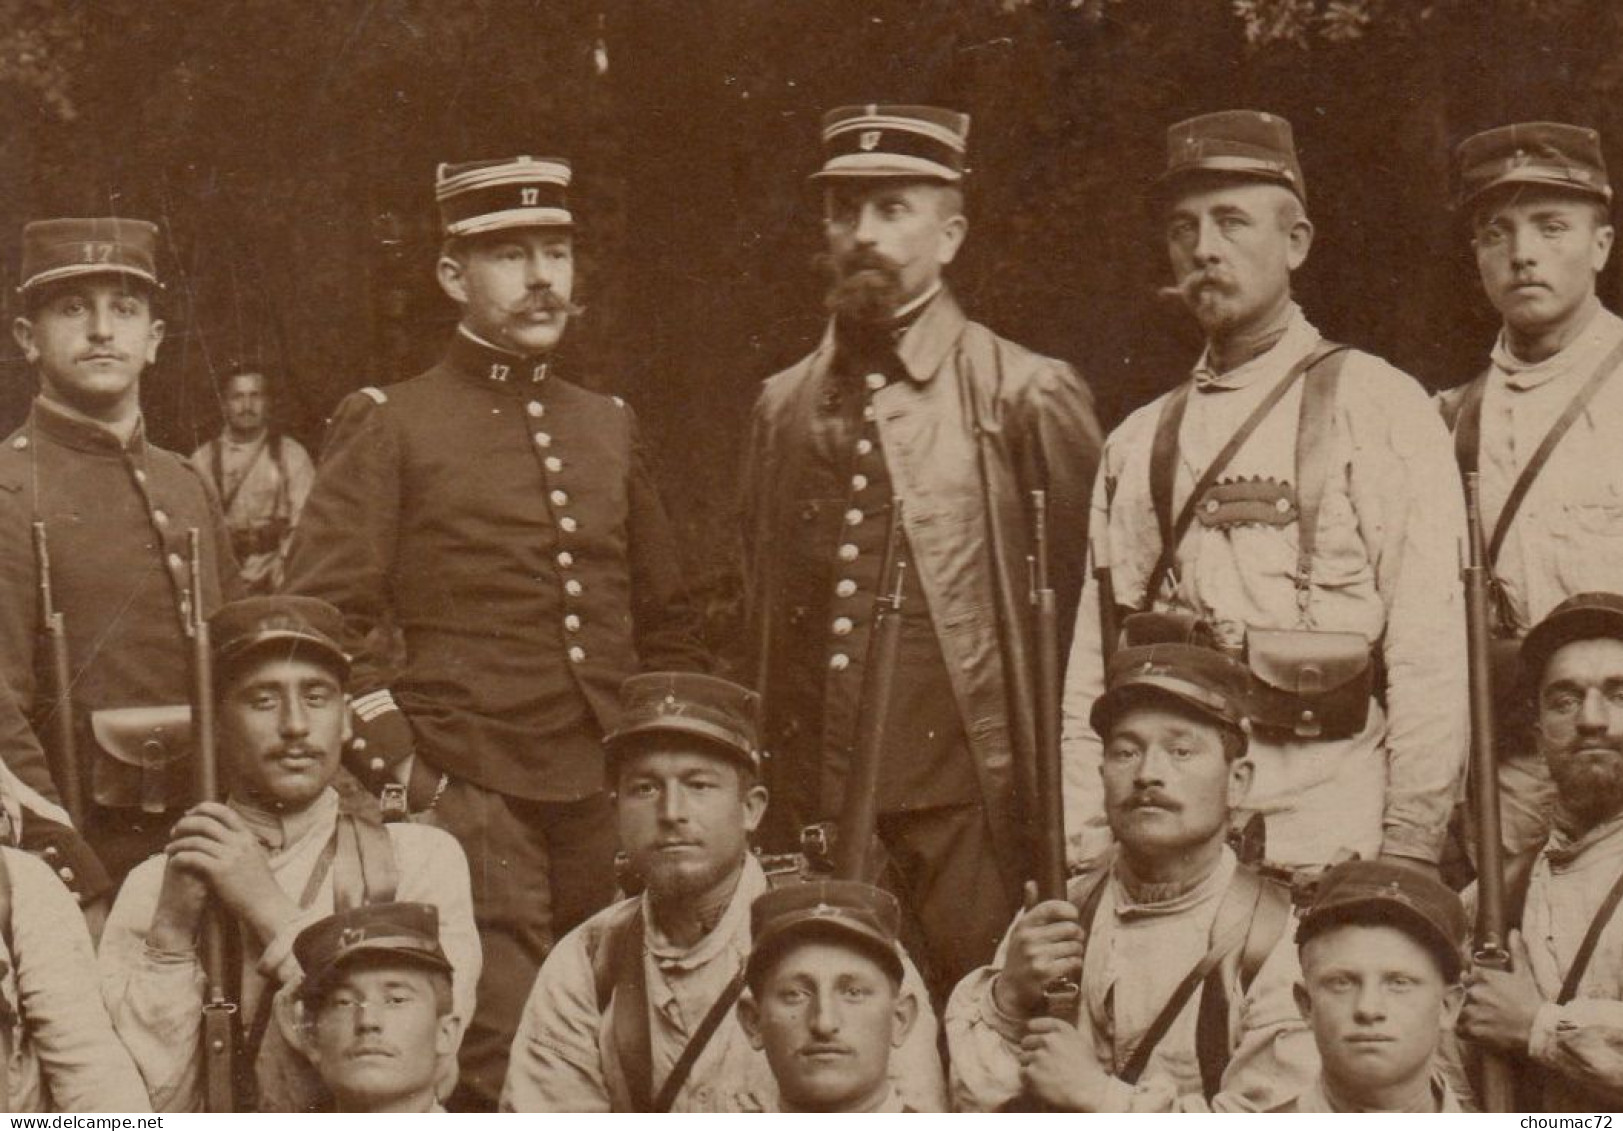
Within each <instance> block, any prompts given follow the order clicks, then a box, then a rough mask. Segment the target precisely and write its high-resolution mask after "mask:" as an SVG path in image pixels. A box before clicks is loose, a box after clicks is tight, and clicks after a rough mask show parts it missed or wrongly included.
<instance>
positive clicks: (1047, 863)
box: [1031, 491, 1114, 1024]
mask: <svg viewBox="0 0 1623 1131" xmlns="http://www.w3.org/2000/svg"><path fill="white" fill-rule="evenodd" d="M1031 529H1032V539H1031V544H1032V555H1031V610H1032V644H1033V647H1034V648H1035V649H1036V652H1037V655H1036V657H1035V661H1036V662H1035V663H1034V664H1033V665H1032V668H1033V670H1034V672H1035V675H1036V683H1037V686H1036V688H1035V699H1036V704H1035V706H1036V712H1035V713H1036V720H1035V729H1036V735H1035V737H1036V743H1037V765H1036V773H1035V781H1036V788H1037V797H1036V807H1037V815H1038V818H1039V819H1038V826H1039V829H1040V838H1039V843H1038V846H1037V860H1036V865H1037V867H1036V873H1037V874H1036V880H1037V898H1038V899H1039V900H1043V901H1047V900H1050V899H1064V898H1065V897H1066V894H1067V893H1066V867H1065V777H1064V765H1063V761H1062V753H1061V750H1060V674H1059V673H1060V663H1059V650H1060V640H1059V607H1058V604H1057V602H1056V599H1055V596H1054V590H1053V588H1052V587H1051V586H1050V585H1049V579H1048V492H1046V491H1033V492H1032V493H1031ZM1106 574H1107V577H1108V570H1107V571H1106ZM1100 596H1101V599H1102V598H1103V597H1104V593H1103V592H1102V591H1101V593H1100ZM1102 607H1103V608H1113V607H1114V603H1113V602H1111V603H1107V604H1105V605H1103V606H1102ZM1043 997H1044V999H1045V1000H1046V1008H1047V1013H1048V1016H1050V1017H1056V1018H1059V1019H1060V1020H1062V1021H1070V1022H1072V1023H1073V1024H1074V1023H1075V1021H1076V1016H1077V1009H1078V1006H1079V1004H1080V1000H1081V995H1080V991H1079V990H1078V987H1077V984H1076V983H1075V982H1072V981H1070V980H1069V979H1063V978H1062V979H1056V980H1055V981H1053V982H1051V983H1049V985H1048V986H1047V987H1046V988H1045V989H1044V990H1043Z"/></svg>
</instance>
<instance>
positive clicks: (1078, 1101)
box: [947, 617, 1318, 1111]
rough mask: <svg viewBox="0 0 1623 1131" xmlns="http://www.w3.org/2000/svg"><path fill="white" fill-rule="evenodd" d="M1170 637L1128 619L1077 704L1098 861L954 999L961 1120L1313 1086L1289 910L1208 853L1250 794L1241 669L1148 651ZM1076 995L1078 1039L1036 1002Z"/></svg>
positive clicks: (1032, 917) (1024, 924) (1202, 1105)
mask: <svg viewBox="0 0 1623 1131" xmlns="http://www.w3.org/2000/svg"><path fill="white" fill-rule="evenodd" d="M1173 627H1174V626H1173V625H1172V624H1171V623H1169V622H1168V621H1167V620H1165V619H1163V618H1160V617H1151V618H1148V619H1142V618H1138V617H1135V618H1130V620H1129V627H1128V630H1127V634H1126V642H1127V644H1128V646H1127V647H1123V648H1122V649H1121V650H1120V651H1119V652H1118V653H1117V654H1116V655H1115V656H1114V657H1113V658H1112V660H1111V664H1110V685H1109V690H1108V691H1107V692H1106V693H1105V694H1104V695H1103V696H1101V697H1100V698H1099V699H1098V700H1096V701H1095V704H1094V707H1093V716H1092V724H1093V726H1094V728H1095V729H1096V730H1097V731H1098V733H1099V734H1101V735H1103V736H1105V748H1104V761H1103V765H1102V766H1101V771H1100V772H1101V775H1102V776H1103V778H1104V798H1105V809H1106V813H1107V815H1108V817H1109V819H1110V828H1111V832H1112V833H1113V834H1114V835H1115V839H1116V842H1117V847H1116V849H1114V850H1113V851H1111V852H1107V853H1106V854H1105V855H1104V856H1103V857H1100V858H1099V859H1097V860H1095V861H1094V862H1093V863H1092V865H1091V866H1090V867H1089V868H1088V869H1087V870H1086V871H1085V872H1084V874H1083V875H1081V876H1079V877H1078V878H1076V879H1075V880H1073V881H1072V883H1071V890H1070V899H1068V900H1052V901H1049V902H1045V903H1040V904H1038V905H1037V906H1036V907H1034V908H1032V909H1031V910H1030V911H1027V912H1026V913H1025V914H1024V915H1022V916H1021V917H1020V918H1018V919H1016V920H1015V923H1014V926H1013V927H1012V928H1011V930H1010V932H1009V934H1008V936H1007V937H1006V938H1005V939H1004V941H1003V945H1002V946H1001V947H1000V948H999V950H998V955H997V957H996V958H995V959H994V961H993V965H991V966H988V967H985V968H983V969H981V970H977V971H976V972H974V973H973V974H971V975H970V976H969V977H967V978H965V979H964V980H963V981H962V982H961V983H959V985H958V988H957V989H956V990H955V991H953V995H952V1000H951V1002H950V1003H949V1004H948V1006H947V1036H948V1041H949V1044H950V1049H951V1054H952V1076H953V1087H954V1099H955V1101H956V1102H957V1104H958V1106H959V1107H961V1108H973V1109H983V1110H984V1109H990V1108H996V1107H998V1106H999V1105H1002V1104H1005V1103H1006V1102H1008V1101H1010V1100H1011V1099H1013V1098H1014V1097H1015V1096H1016V1095H1017V1094H1019V1093H1021V1092H1024V1093H1026V1095H1027V1096H1028V1097H1029V1098H1031V1099H1034V1100H1037V1101H1039V1102H1041V1103H1042V1104H1045V1105H1047V1106H1049V1107H1052V1108H1057V1109H1060V1110H1066V1111H1204V1110H1207V1109H1211V1110H1215V1111H1266V1110H1268V1109H1269V1108H1272V1107H1276V1106H1278V1105H1280V1104H1282V1103H1285V1102H1288V1101H1289V1100H1290V1099H1292V1098H1293V1097H1295V1096H1297V1095H1299V1094H1300V1093H1301V1092H1302V1091H1303V1090H1304V1089H1305V1088H1306V1087H1307V1086H1308V1085H1309V1084H1310V1083H1311V1082H1312V1078H1313V1073H1314V1071H1315V1070H1316V1069H1317V1067H1318V1062H1317V1058H1316V1057H1315V1056H1314V1054H1313V1043H1312V1038H1311V1037H1310V1036H1309V1034H1308V1032H1307V1030H1306V1027H1305V1026H1304V1025H1303V1023H1302V1019H1301V1017H1300V1016H1299V1015H1298V1013H1297V1010H1296V1006H1295V1003H1294V1001H1293V1000H1292V989H1293V987H1294V986H1295V984H1296V981H1297V979H1298V977H1299V969H1298V967H1297V961H1296V951H1295V948H1294V947H1293V946H1292V945H1291V938H1290V933H1289V931H1288V930H1287V929H1286V928H1287V926H1288V925H1289V922H1290V904H1289V900H1288V897H1287V896H1286V895H1285V893H1284V891H1283V889H1281V888H1279V887H1277V886H1275V885H1271V884H1269V883H1267V882H1266V881H1264V880H1262V879H1260V878H1259V877H1258V876H1257V874H1256V873H1255V872H1253V871H1251V870H1250V869H1249V868H1247V867H1245V866H1244V865H1242V864H1240V863H1239V861H1238V860H1237V859H1236V858H1235V855H1234V853H1233V852H1232V851H1231V850H1230V849H1229V848H1228V846H1227V845H1226V844H1225V835H1226V832H1227V829H1228V819H1229V813H1230V810H1231V809H1232V808H1233V807H1234V806H1236V805H1238V804H1240V803H1241V801H1242V800H1243V798H1244V796H1245V790H1246V786H1247V785H1248V784H1249V782H1250V777H1251V764H1250V762H1249V761H1248V760H1247V759H1246V756H1245V755H1246V742H1247V739H1246V730H1245V721H1244V713H1243V704H1244V701H1245V688H1246V673H1245V669H1244V668H1242V667H1241V666H1240V665H1239V664H1238V663H1236V662H1235V661H1232V660H1230V659H1228V658H1227V657H1226V656H1224V655H1222V654H1221V653H1219V652H1217V651H1214V650H1211V649H1209V648H1206V647H1203V646H1200V645H1197V644H1193V643H1181V642H1166V641H1167V639H1168V638H1169V637H1170V636H1172V635H1173V633H1172V632H1171V631H1170V630H1171V629H1173ZM1135 635H1138V636H1139V637H1140V639H1139V640H1137V641H1135V640H1134V636H1135ZM1146 635H1148V636H1153V637H1158V638H1159V639H1160V640H1161V641H1162V642H1148V643H1147V642H1145V636H1146ZM1078 982H1080V997H1081V1019H1080V1022H1079V1023H1077V1024H1073V1023H1072V1019H1071V1018H1058V1017H1053V1016H1046V1015H1045V1012H1046V1011H1045V1009H1044V1004H1045V997H1046V996H1047V995H1046V994H1045V991H1048V990H1050V989H1052V988H1054V987H1055V986H1056V984H1057V983H1069V984H1070V985H1073V986H1074V985H1076V984H1077V983H1078Z"/></svg>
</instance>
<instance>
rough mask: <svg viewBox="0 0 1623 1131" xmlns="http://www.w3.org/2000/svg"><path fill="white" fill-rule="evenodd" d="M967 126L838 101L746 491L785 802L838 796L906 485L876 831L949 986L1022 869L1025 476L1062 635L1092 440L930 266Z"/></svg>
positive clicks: (1062, 391)
mask: <svg viewBox="0 0 1623 1131" xmlns="http://www.w3.org/2000/svg"><path fill="white" fill-rule="evenodd" d="M968 129H969V119H968V117H967V116H965V115H963V114H958V113H954V112H951V111H947V110H939V109H935V108H933V107H918V106H866V107H846V108H844V109H839V110H834V111H832V112H830V113H829V114H828V116H827V117H826V118H825V120H824V126H823V140H824V145H825V151H826V154H827V159H826V161H825V163H824V165H823V167H822V169H821V171H820V172H818V173H817V174H816V175H815V179H816V180H817V182H818V183H819V184H820V185H822V186H823V188H824V191H825V195H824V224H825V226H826V230H827V236H828V242H829V250H830V253H831V254H830V257H829V258H830V262H831V263H832V265H833V273H834V276H835V281H834V283H833V285H832V287H831V290H830V293H829V299H828V302H829V307H830V310H831V312H832V314H833V320H832V323H831V325H830V327H829V330H828V332H827V333H826V334H825V335H824V337H823V341H822V342H821V344H819V345H818V347H817V349H816V350H815V351H814V352H813V353H812V354H811V355H810V356H808V357H806V358H804V359H802V360H801V361H799V362H797V363H796V364H795V365H794V366H792V367H791V368H789V369H787V370H785V371H783V372H782V373H779V374H777V375H776V376H774V377H772V378H771V379H770V380H768V381H767V383H766V386H765V388H764V389H763V390H762V392H761V396H760V399H759V400H758V401H757V403H756V407H755V418H754V423H753V430H752V434H751V437H750V445H749V452H748V458H747V463H746V476H747V478H746V483H745V487H744V504H745V529H744V535H745V542H746V578H747V581H748V584H749V586H750V601H749V605H750V612H749V616H750V628H751V632H752V634H753V636H752V638H753V639H754V640H755V641H756V642H757V643H756V647H757V648H758V651H759V654H758V657H757V660H756V663H757V675H758V680H759V682H760V686H761V690H762V692H763V694H764V695H765V696H766V701H767V716H768V724H767V726H768V729H767V734H768V741H767V746H768V749H769V750H770V751H771V752H772V753H773V755H775V762H774V766H775V768H774V770H773V772H772V775H771V780H772V786H773V789H774V797H775V798H776V803H777V804H779V805H780V806H782V807H783V809H784V810H785V814H786V816H787V818H788V820H789V821H790V822H791V823H792V822H795V821H809V820H819V819H824V818H828V817H831V816H833V815H835V814H837V813H839V811H840V806H841V798H842V794H843V792H844V780H845V776H846V773H847V771H848V767H849V761H850V755H851V751H852V748H853V744H854V742H855V738H856V734H855V731H856V726H857V718H856V715H857V703H858V699H859V697H860V695H861V689H862V685H863V680H864V678H865V672H864V667H865V665H864V657H865V654H866V649H867V640H868V635H869V629H870V626H871V624H872V617H871V615H870V610H871V609H872V606H873V600H874V594H875V592H876V589H877V587H878V585H879V583H880V578H879V569H880V558H881V552H882V547H883V546H884V543H885V537H886V531H887V528H888V526H889V525H890V521H891V499H892V497H893V496H894V497H897V498H899V499H901V501H902V504H903V516H904V518H905V525H906V531H905V538H904V539H902V541H904V542H905V547H904V556H905V558H906V561H907V564H908V566H909V568H908V569H907V570H906V571H905V581H906V594H905V598H904V602H903V612H902V630H901V644H900V660H899V662H898V665H897V669H896V676H895V684H894V692H893V695H892V700H891V706H890V716H889V717H890V727H889V729H888V730H887V732H886V735H885V739H884V747H885V759H884V766H883V769H882V770H881V772H880V786H879V809H880V822H879V833H880V838H881V839H882V840H883V842H884V845H885V848H886V851H887V853H888V855H889V857H890V871H889V874H890V876H891V881H890V882H893V883H894V884H895V887H896V890H897V891H898V892H899V893H900V894H901V897H902V901H903V903H904V905H905V906H907V908H908V909H909V911H910V912H911V913H912V914H913V916H914V917H915V918H916V920H917V923H918V926H919V928H920V929H921V933H922V949H915V951H914V953H915V955H916V956H918V957H919V958H920V960H921V963H922V964H923V965H924V966H925V968H926V970H927V971H928V973H927V977H928V979H929V982H930V986H931V991H932V993H935V994H936V995H937V996H938V997H944V996H945V994H946V993H947V992H948V991H949V990H950V989H951V987H952V985H953V984H954V983H955V982H956V981H957V980H958V978H960V977H961V976H962V975H963V974H965V973H967V972H968V971H969V970H970V969H972V968H974V967H975V966H977V965H980V964H981V963H983V962H985V961H986V960H987V959H988V958H989V957H990V956H991V954H992V950H993V948H994V947H995V946H996V945H997V940H998V937H999V936H1000V935H1001V933H1002V931H1003V928H1004V926H1005V925H1006V924H1007V923H1008V921H1009V917H1010V915H1011V914H1012V913H1013V911H1014V909H1015V906H1016V905H1017V895H1018V892H1019V885H1020V879H1021V877H1022V876H1023V875H1025V874H1027V871H1026V861H1027V855H1026V846H1025V845H1024V844H1023V843H1022V839H1021V829H1022V827H1024V826H1026V825H1027V824H1028V823H1027V822H1024V821H1023V819H1022V818H1021V816H1020V812H1019V811H1020V807H1021V805H1022V804H1025V805H1028V806H1029V804H1030V801H1031V798H1030V797H1029V796H1022V794H1023V793H1025V791H1024V790H1023V789H1022V788H1021V783H1023V782H1025V783H1029V781H1030V767H1031V765H1032V749H1033V747H1032V741H1031V729H1030V728H1031V716H1030V714H1029V712H1028V711H1027V710H1025V709H1024V705H1026V704H1029V703H1030V702H1031V698H1032V690H1033V689H1032V681H1031V677H1030V673H1031V670H1032V668H1031V661H1030V657H1031V656H1032V655H1033V652H1032V650H1031V641H1030V639H1029V629H1028V624H1029V613H1028V611H1027V610H1028V604H1027V590H1026V583H1027V564H1026V555H1027V554H1028V553H1030V550H1031V530H1030V524H1029V516H1030V513H1031V500H1030V492H1031V491H1032V490H1034V489H1038V488H1042V489H1046V491H1047V492H1048V507H1049V512H1050V516H1051V522H1050V530H1051V531H1052V536H1053V537H1052V545H1053V552H1052V555H1051V557H1052V566H1053V584H1054V588H1055V589H1056V591H1057V594H1058V597H1059V607H1060V619H1061V622H1062V627H1061V631H1069V625H1070V624H1071V622H1072V619H1073V618H1074V616H1075V610H1076V602H1077V598H1078V594H1079V592H1080V590H1081V584H1082V569H1083V559H1084V557H1085V552H1084V546H1085V542H1084V538H1085V528H1086V524H1087V494H1088V490H1089V488H1090V486H1091V483H1092V479H1093V471H1094V467H1095V465H1096V464H1097V462H1098V455H1099V442H1100V433H1099V427H1098V424H1097V423H1096V421H1095V420H1094V416H1093V409H1092V403H1091V397H1090V395H1089V392H1088V390H1087V387H1086V386H1085V385H1084V384H1083V383H1082V381H1081V379H1080V378H1078V377H1077V375H1076V374H1075V373H1074V372H1073V371H1072V370H1071V368H1070V366H1068V365H1066V364H1064V363H1063V362H1059V361H1055V360H1053V359H1051V358H1045V357H1039V356H1037V355H1036V354H1033V353H1030V352H1028V351H1026V350H1024V349H1022V348H1021V347H1019V346H1017V345H1015V344H1014V343H1012V342H1009V341H1006V340H1004V339H1002V338H999V337H997V336H996V335H994V334H993V333H992V332H991V331H989V330H987V329H986V328H985V327H983V326H980V325H978V324H977V323H974V322H970V321H969V320H968V319H967V318H965V316H964V312H963V310H962V309H960V307H959V306H958V303H957V301H956V300H955V299H954V298H953V296H952V293H951V290H950V289H949V288H948V287H947V286H946V284H945V283H944V282H943V280H942V274H941V273H942V270H943V268H944V267H945V266H946V265H947V264H948V263H950V262H951V261H952V259H953V257H954V256H955V254H956V253H957V250H958V248H959V246H960V245H961V244H962V242H963V239H964V234H965V231H966V229H967V223H968V222H967V220H966V219H965V218H964V216H963V210H962V204H963V199H962V193H961V184H962V180H963V176H964V147H965V140H966V137H967V134H968ZM1027 811H1028V812H1029V809H1028V810H1027Z"/></svg>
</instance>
